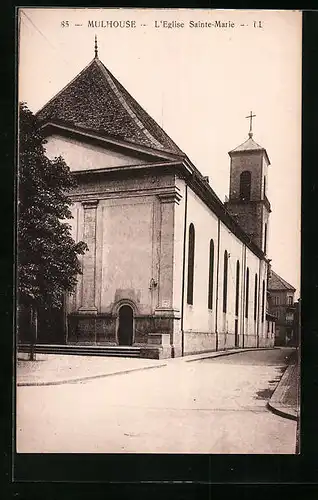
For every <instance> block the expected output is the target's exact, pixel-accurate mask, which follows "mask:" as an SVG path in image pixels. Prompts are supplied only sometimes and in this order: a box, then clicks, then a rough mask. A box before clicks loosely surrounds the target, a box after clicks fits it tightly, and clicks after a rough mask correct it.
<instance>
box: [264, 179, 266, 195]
mask: <svg viewBox="0 0 318 500" xmlns="http://www.w3.org/2000/svg"><path fill="white" fill-rule="evenodd" d="M265 196H266V177H265V176H264V198H265Z"/></svg>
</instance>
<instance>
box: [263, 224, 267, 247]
mask: <svg viewBox="0 0 318 500" xmlns="http://www.w3.org/2000/svg"><path fill="white" fill-rule="evenodd" d="M266 250H267V224H265V226H264V253H266Z"/></svg>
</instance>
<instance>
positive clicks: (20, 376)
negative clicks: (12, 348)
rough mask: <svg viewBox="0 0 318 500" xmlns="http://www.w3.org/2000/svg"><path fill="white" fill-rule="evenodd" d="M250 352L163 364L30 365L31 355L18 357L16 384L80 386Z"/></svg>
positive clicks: (52, 361) (70, 358)
mask: <svg viewBox="0 0 318 500" xmlns="http://www.w3.org/2000/svg"><path fill="white" fill-rule="evenodd" d="M249 350H255V349H231V350H228V351H218V352H207V353H202V354H194V355H189V356H185V357H180V358H174V359H171V358H169V359H159V360H156V359H143V358H117V357H110V356H107V357H104V356H74V355H66V354H62V355H56V354H39V353H37V354H36V361H29V360H28V354H27V353H18V356H17V364H16V381H17V385H18V386H39V385H59V384H67V383H76V382H81V381H83V380H89V379H95V378H101V377H107V376H111V375H119V374H125V373H129V372H132V371H136V370H138V371H139V370H145V369H152V368H153V369H154V368H160V367H163V366H166V365H167V364H170V363H173V364H174V363H184V362H190V361H196V360H199V359H204V358H211V357H217V356H229V355H231V354H235V353H238V352H245V351H249ZM259 350H264V349H259Z"/></svg>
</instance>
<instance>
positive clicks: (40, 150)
mask: <svg viewBox="0 0 318 500" xmlns="http://www.w3.org/2000/svg"><path fill="white" fill-rule="evenodd" d="M45 143H46V141H45V139H44V137H43V135H42V134H41V131H40V129H39V127H38V124H37V121H36V118H35V116H34V115H33V114H32V112H31V111H30V110H29V109H28V108H27V106H26V105H25V104H24V103H22V104H21V105H20V115H19V154H18V160H19V167H18V214H17V215H18V291H19V301H20V303H21V304H25V305H33V306H36V307H39V306H41V307H45V308H47V307H60V306H61V305H62V302H63V296H64V293H65V292H72V291H73V290H74V288H75V285H76V283H77V275H78V274H81V265H80V262H79V259H78V256H79V255H83V254H84V253H85V251H86V250H87V249H88V248H87V246H86V244H85V243H84V242H83V241H80V242H78V243H76V242H75V241H74V240H73V238H72V236H71V226H70V224H69V223H68V222H67V220H69V219H71V218H72V213H71V210H70V206H71V199H70V197H69V192H70V191H71V190H72V189H73V188H74V187H75V185H76V184H75V180H74V177H73V176H72V175H71V173H70V170H69V168H68V166H67V165H66V163H65V161H64V160H63V158H62V157H57V158H55V159H54V160H49V159H48V158H47V156H45Z"/></svg>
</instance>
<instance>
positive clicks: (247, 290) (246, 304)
mask: <svg viewBox="0 0 318 500" xmlns="http://www.w3.org/2000/svg"><path fill="white" fill-rule="evenodd" d="M249 287H250V270H249V268H247V269H246V290H245V292H246V296H245V317H246V318H248V298H249Z"/></svg>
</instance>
